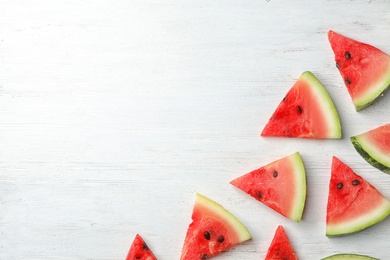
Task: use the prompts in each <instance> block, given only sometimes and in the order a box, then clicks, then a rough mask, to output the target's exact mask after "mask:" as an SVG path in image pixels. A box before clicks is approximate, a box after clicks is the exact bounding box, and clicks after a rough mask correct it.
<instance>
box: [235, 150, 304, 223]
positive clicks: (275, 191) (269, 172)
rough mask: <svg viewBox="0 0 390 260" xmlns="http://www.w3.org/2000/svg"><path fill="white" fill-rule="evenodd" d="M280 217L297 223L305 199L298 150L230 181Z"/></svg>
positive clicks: (301, 164) (300, 216)
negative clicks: (280, 215)
mask: <svg viewBox="0 0 390 260" xmlns="http://www.w3.org/2000/svg"><path fill="white" fill-rule="evenodd" d="M230 183H231V184H233V185H234V186H236V187H237V188H239V189H241V190H243V191H244V192H246V193H248V194H249V195H251V196H252V197H254V198H255V199H256V200H258V201H260V202H262V203H264V204H265V205H267V206H268V207H270V208H272V209H273V210H275V211H276V212H278V213H280V214H282V215H283V216H285V217H287V218H290V219H292V220H294V221H296V222H299V221H300V220H301V218H302V213H303V209H304V206H305V200H306V173H305V168H304V165H303V161H302V158H301V156H300V154H299V153H298V152H296V153H294V154H292V155H290V156H287V157H284V158H282V159H279V160H276V161H274V162H271V163H269V164H267V165H265V166H263V167H260V168H259V169H256V170H254V171H251V172H249V173H247V174H245V175H243V176H240V177H238V178H237V179H234V180H233V181H231V182H230Z"/></svg>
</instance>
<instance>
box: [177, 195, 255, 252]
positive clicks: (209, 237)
mask: <svg viewBox="0 0 390 260" xmlns="http://www.w3.org/2000/svg"><path fill="white" fill-rule="evenodd" d="M250 238H251V235H250V234H249V232H248V230H247V229H246V228H245V227H244V225H243V224H242V223H241V222H240V221H239V220H238V219H237V218H236V217H235V216H233V215H232V214H231V213H230V212H228V211H227V210H226V209H225V208H223V207H222V206H221V205H220V204H218V203H216V202H214V201H212V200H210V199H208V198H206V197H204V196H202V195H200V194H197V195H196V200H195V205H194V208H193V212H192V223H191V224H190V225H189V227H188V230H187V234H186V238H185V240H184V245H183V250H182V255H181V257H180V259H181V260H194V259H199V260H201V259H208V258H210V257H212V256H214V255H217V254H219V253H221V252H222V251H225V250H226V249H228V248H230V247H232V246H235V245H238V244H240V243H242V242H244V241H246V240H248V239H250Z"/></svg>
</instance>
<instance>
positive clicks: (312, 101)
mask: <svg viewBox="0 0 390 260" xmlns="http://www.w3.org/2000/svg"><path fill="white" fill-rule="evenodd" d="M261 136H280V137H300V138H318V139H319V138H321V139H324V138H335V139H339V138H341V125H340V118H339V115H338V113H337V110H336V108H335V106H334V104H333V101H332V99H331V98H330V96H329V94H328V92H327V91H326V89H325V88H324V86H323V85H322V84H321V82H320V81H319V80H318V79H317V78H316V77H315V76H314V75H313V74H312V73H311V72H309V71H306V72H304V73H302V75H301V76H300V77H299V79H298V80H297V81H296V82H295V84H294V85H293V86H292V87H291V88H290V90H289V91H288V93H287V94H286V96H285V97H284V98H283V100H282V101H281V102H280V104H279V106H278V107H277V108H276V110H275V112H274V113H273V115H272V116H271V118H270V119H269V121H268V123H267V124H266V125H265V127H264V129H263V131H262V132H261Z"/></svg>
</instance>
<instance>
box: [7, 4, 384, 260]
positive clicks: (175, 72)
mask: <svg viewBox="0 0 390 260" xmlns="http://www.w3.org/2000/svg"><path fill="white" fill-rule="evenodd" d="M297 2H298V1H276V0H268V1H265V0H264V1H259V0H256V1H254V0H249V1H231V0H228V1H209V2H206V1H196V0H195V1H178V0H170V1H153V0H142V1H141V0H139V1H138V0H130V1H122V0H119V1H77V0H69V1H48V0H38V1H22V0H17V1H0V3H1V4H0V5H1V8H0V144H1V147H2V149H0V259H124V258H125V256H126V253H127V250H128V248H129V246H130V243H131V241H132V239H133V238H134V236H135V234H136V233H140V234H141V235H142V236H143V238H144V239H145V241H146V242H147V243H148V245H149V247H150V248H151V249H152V250H153V252H154V253H155V255H156V256H157V257H158V258H159V259H162V260H164V259H179V257H180V252H181V247H182V243H183V240H184V236H185V233H186V229H187V226H188V224H189V223H190V216H191V211H192V206H193V203H194V199H195V193H196V192H199V193H201V194H203V195H205V196H207V197H209V198H211V199H213V200H215V201H217V202H218V203H220V204H222V205H223V206H224V207H226V208H227V209H228V210H229V211H231V212H232V213H233V214H234V215H236V216H237V217H238V218H239V219H240V220H241V221H242V222H243V223H244V224H245V225H246V226H247V228H248V230H249V231H250V232H251V234H252V236H253V239H252V240H250V241H248V242H246V243H244V244H242V245H240V246H237V247H235V248H232V249H231V250H229V251H227V252H225V253H223V254H221V255H220V256H218V257H215V259H221V260H222V259H248V260H249V259H262V258H264V257H265V255H266V252H267V249H268V246H269V244H270V242H271V240H272V237H273V234H274V231H275V229H276V227H277V225H279V224H281V225H283V226H284V227H285V230H286V232H287V234H288V236H289V238H290V240H291V242H292V244H293V246H294V248H295V250H296V253H297V255H298V257H299V258H300V259H319V258H321V257H324V256H327V255H331V254H335V253H341V252H351V253H361V254H368V255H372V256H375V257H377V258H380V259H387V258H388V255H389V253H390V249H389V248H390V247H389V242H388V234H389V232H390V220H389V219H386V220H384V221H383V222H381V223H380V224H378V225H376V226H374V227H372V228H370V229H367V230H365V231H363V232H360V233H357V234H355V235H352V236H348V237H341V238H331V239H330V238H327V237H326V236H325V215H326V200H327V192H328V190H327V189H328V187H327V185H328V181H329V177H330V163H331V157H332V156H333V155H336V156H338V157H339V158H340V159H341V160H343V161H345V162H346V163H347V164H349V165H350V166H351V167H352V168H353V169H354V170H355V171H356V172H357V173H359V174H360V175H362V176H363V177H365V178H366V179H367V180H368V181H370V182H371V183H372V184H373V185H375V186H376V187H377V188H378V189H379V190H380V191H381V192H382V193H383V194H384V195H385V196H386V197H388V198H390V176H388V175H386V174H384V173H382V172H380V171H379V170H377V169H375V168H373V167H371V166H370V165H368V164H367V163H366V162H365V161H364V160H363V159H362V158H361V157H360V156H359V155H358V153H357V152H356V151H355V150H354V148H353V146H352V144H351V143H350V142H349V136H351V135H354V134H358V133H362V132H364V131H367V130H369V129H372V128H374V127H376V126H379V125H381V124H385V123H389V111H390V98H389V95H388V94H387V95H385V96H384V97H383V98H382V100H381V101H379V102H377V103H375V104H373V105H372V106H370V107H369V108H367V109H365V110H363V111H361V112H359V113H357V112H355V110H354V107H353V105H352V102H351V100H350V98H349V96H348V93H347V91H346V89H345V87H344V86H343V82H342V79H341V77H340V75H339V73H338V71H337V69H336V68H335V65H334V61H333V53H332V51H331V49H330V46H329V43H328V41H327V36H326V33H327V31H328V30H329V29H333V30H335V31H338V32H340V33H343V34H345V35H347V36H350V37H352V38H355V39H357V40H361V41H364V42H367V43H371V44H373V45H375V46H377V47H378V48H380V49H382V50H384V51H385V52H388V53H389V52H390V45H389V40H390V8H389V7H390V6H389V2H388V1H386V0H383V1H379V0H372V1H321V2H319V1H316V2H315V1H309V0H305V1H299V2H298V3H297ZM306 70H310V71H312V72H313V73H314V74H315V75H316V76H317V77H318V79H319V80H320V81H321V82H322V83H323V84H324V85H325V87H326V88H327V90H328V91H329V94H330V95H331V97H332V98H333V100H334V103H335V105H336V107H337V109H338V112H339V114H340V118H341V121H342V127H343V136H344V138H343V139H341V140H296V139H283V138H282V139H278V138H268V139H267V138H261V137H259V133H260V131H261V129H262V127H263V126H264V125H265V123H266V122H267V120H268V118H269V117H270V115H271V114H272V112H273V111H274V109H275V108H276V106H277V104H278V103H279V101H280V100H281V98H282V97H283V96H284V94H285V93H286V91H287V90H288V89H289V88H290V87H291V85H292V84H293V83H294V82H295V80H296V79H297V78H298V77H299V76H300V74H301V73H302V72H303V71H306ZM296 151H299V152H300V153H301V155H302V158H303V160H304V163H305V166H306V170H307V180H308V197H307V204H306V208H305V212H304V216H303V220H302V222H301V223H293V222H292V221H290V220H288V219H284V218H283V217H281V216H280V215H278V214H276V213H274V212H273V211H271V210H270V209H268V208H266V207H265V206H263V205H262V204H260V203H258V202H257V201H255V200H253V199H251V198H249V197H248V196H247V195H246V194H243V193H242V192H240V191H239V190H237V189H235V188H234V187H232V186H231V185H230V184H229V181H230V180H232V179H233V178H235V177H238V176H240V175H242V174H244V173H246V172H248V171H250V170H252V169H254V168H257V167H260V166H262V165H264V164H266V163H268V162H271V161H273V160H276V159H278V158H280V157H283V156H286V155H289V154H291V153H294V152H296Z"/></svg>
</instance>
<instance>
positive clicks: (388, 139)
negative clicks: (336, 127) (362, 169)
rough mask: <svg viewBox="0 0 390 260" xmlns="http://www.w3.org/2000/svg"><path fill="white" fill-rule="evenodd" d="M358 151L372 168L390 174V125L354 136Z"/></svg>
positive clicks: (352, 138) (353, 140)
mask: <svg viewBox="0 0 390 260" xmlns="http://www.w3.org/2000/svg"><path fill="white" fill-rule="evenodd" d="M350 139H351V142H352V144H353V146H354V147H355V149H356V151H358V153H359V154H360V155H361V156H362V157H363V158H364V159H365V160H366V161H367V162H368V163H369V164H371V165H372V166H374V167H376V168H378V169H379V170H381V171H383V172H385V173H389V174H390V124H386V125H382V126H380V127H377V128H375V129H372V130H370V131H368V132H365V133H362V134H359V135H356V136H352V137H351V138H350Z"/></svg>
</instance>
